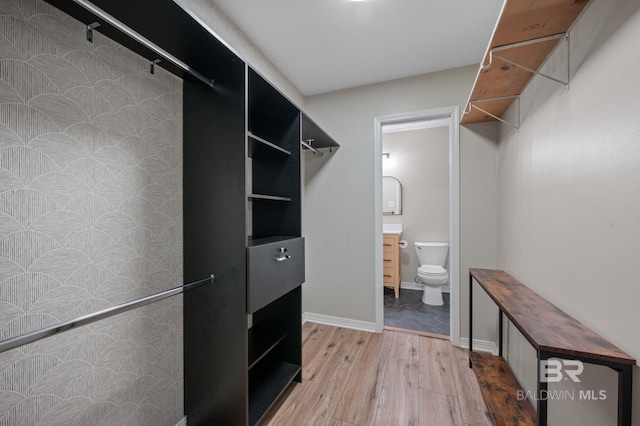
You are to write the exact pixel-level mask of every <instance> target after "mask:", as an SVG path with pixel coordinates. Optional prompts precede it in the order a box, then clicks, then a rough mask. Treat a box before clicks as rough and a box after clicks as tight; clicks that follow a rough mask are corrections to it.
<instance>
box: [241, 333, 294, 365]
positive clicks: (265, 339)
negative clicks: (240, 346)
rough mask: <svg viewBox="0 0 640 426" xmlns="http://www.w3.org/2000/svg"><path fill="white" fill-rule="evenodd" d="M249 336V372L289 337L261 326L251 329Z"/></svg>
mask: <svg viewBox="0 0 640 426" xmlns="http://www.w3.org/2000/svg"><path fill="white" fill-rule="evenodd" d="M248 334H249V335H248V344H249V357H248V359H249V370H251V368H253V366H255V365H256V364H257V363H258V362H260V360H261V359H262V358H264V357H265V356H266V355H267V354H269V352H271V351H272V350H273V349H274V348H275V347H276V346H278V344H279V343H280V342H282V340H283V339H284V338H285V337H287V334H286V333H282V332H281V331H280V330H270V329H267V328H265V327H260V326H256V327H252V328H250V329H249V333H248Z"/></svg>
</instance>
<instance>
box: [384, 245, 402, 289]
mask: <svg viewBox="0 0 640 426" xmlns="http://www.w3.org/2000/svg"><path fill="white" fill-rule="evenodd" d="M399 243H400V235H398V234H383V237H382V265H383V269H382V278H383V284H384V286H385V287H391V288H393V291H394V293H395V296H396V299H397V298H398V297H400V245H399Z"/></svg>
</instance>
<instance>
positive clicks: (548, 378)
mask: <svg viewBox="0 0 640 426" xmlns="http://www.w3.org/2000/svg"><path fill="white" fill-rule="evenodd" d="M582 370H584V365H582V362H581V361H575V360H570V359H562V360H560V359H548V360H543V361H540V381H542V382H549V383H557V382H561V381H562V380H563V379H565V378H566V377H568V378H570V379H571V380H573V381H574V382H579V381H580V378H578V376H579V375H580V374H581V373H582Z"/></svg>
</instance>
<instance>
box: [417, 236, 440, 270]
mask: <svg viewBox="0 0 640 426" xmlns="http://www.w3.org/2000/svg"><path fill="white" fill-rule="evenodd" d="M414 245H415V247H416V254H417V255H418V261H419V262H420V265H435V266H442V267H444V265H445V264H446V262H447V254H448V253H449V243H433V242H415V243H414Z"/></svg>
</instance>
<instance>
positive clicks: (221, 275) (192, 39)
mask: <svg viewBox="0 0 640 426" xmlns="http://www.w3.org/2000/svg"><path fill="white" fill-rule="evenodd" d="M49 2H50V3H51V4H53V5H54V6H56V7H58V8H60V9H62V10H63V11H65V12H66V13H68V14H70V15H72V16H73V17H75V18H76V19H78V20H80V21H82V22H84V23H86V24H87V29H86V32H87V34H86V37H87V40H88V41H89V40H90V39H91V37H92V33H93V32H94V31H98V32H100V33H103V34H105V35H107V36H108V37H110V38H112V39H113V40H115V41H117V42H118V43H120V44H122V45H124V46H125V47H127V48H129V49H131V50H133V51H135V52H136V53H138V54H140V55H142V56H144V57H145V58H148V59H149V65H150V72H153V69H154V67H157V66H159V67H164V68H165V69H167V70H169V71H170V72H172V73H174V74H176V75H178V76H179V77H181V78H182V79H183V96H184V99H183V139H184V145H183V156H184V157H183V158H184V163H183V186H184V192H183V194H184V195H183V197H184V198H183V221H184V271H185V272H184V281H185V282H193V281H196V280H198V279H202V277H207V276H209V275H211V274H214V273H215V283H214V284H213V285H208V286H203V287H200V288H197V289H194V290H191V291H188V292H186V293H185V294H184V314H183V315H184V372H185V374H184V389H185V390H184V404H185V415H186V416H187V422H188V424H189V425H196V424H218V425H254V424H257V423H259V421H260V419H261V418H262V417H263V416H264V414H265V413H266V412H267V411H268V409H269V408H270V407H271V406H272V404H273V403H274V402H275V401H276V399H277V398H278V397H279V396H280V395H281V393H282V391H283V390H284V389H285V388H286V387H287V386H288V385H289V384H290V383H291V382H292V381H301V379H302V374H301V368H302V349H301V287H300V286H301V285H302V283H303V282H304V239H303V238H302V226H301V181H300V179H301V170H300V161H301V141H302V140H303V139H304V140H305V141H307V142H306V143H311V144H313V141H317V143H316V145H315V147H314V149H317V148H321V147H323V146H326V147H331V148H332V150H333V148H337V147H338V144H337V143H336V142H335V141H334V140H333V139H331V138H330V137H329V136H328V135H327V134H326V133H324V132H323V131H322V130H321V129H320V127H318V126H317V125H316V124H315V123H314V122H313V121H311V120H310V119H309V117H307V116H306V115H304V114H303V113H302V112H301V111H300V109H299V108H297V107H296V106H295V105H294V104H292V103H291V102H290V101H289V100H288V99H287V98H286V97H285V96H283V95H282V94H281V93H280V92H279V91H278V90H277V89H276V88H274V87H273V86H272V85H271V84H270V83H269V82H268V81H267V80H265V79H264V78H263V77H262V76H261V75H260V74H259V73H258V72H256V71H255V70H254V69H252V68H251V67H250V66H249V65H248V64H246V63H245V62H244V61H243V60H242V59H241V58H239V57H238V56H237V55H236V54H235V53H234V52H233V51H231V50H230V49H229V48H228V47H227V46H226V44H225V43H224V42H223V41H221V40H219V39H218V38H217V36H215V35H214V34H213V33H212V32H211V31H210V30H209V29H207V28H205V27H203V26H202V25H201V24H200V23H199V22H198V21H197V20H196V19H194V18H193V16H192V15H191V13H190V12H188V11H186V10H184V9H183V8H182V7H181V6H180V5H179V4H178V3H176V2H174V1H172V0H158V1H155V2H153V7H150V6H149V4H150V3H149V2H144V1H131V2H122V1H117V0H95V1H93V2H91V3H89V2H85V1H84V0H73V1H72V0H50V1H49Z"/></svg>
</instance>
